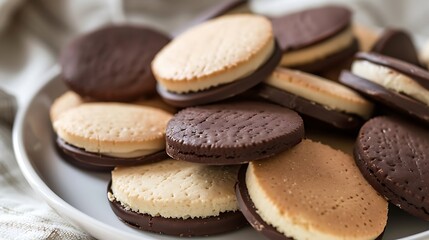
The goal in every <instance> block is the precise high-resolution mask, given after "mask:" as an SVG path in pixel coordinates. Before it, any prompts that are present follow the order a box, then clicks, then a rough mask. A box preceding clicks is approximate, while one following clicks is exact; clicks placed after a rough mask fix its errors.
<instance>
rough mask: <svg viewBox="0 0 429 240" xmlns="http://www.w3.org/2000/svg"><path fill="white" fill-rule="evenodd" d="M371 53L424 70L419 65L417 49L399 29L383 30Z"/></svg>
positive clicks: (406, 34) (409, 37) (422, 66)
mask: <svg viewBox="0 0 429 240" xmlns="http://www.w3.org/2000/svg"><path fill="white" fill-rule="evenodd" d="M371 52H375V53H379V54H382V55H385V56H389V57H392V58H396V59H399V60H402V61H404V62H408V63H411V64H414V65H416V66H418V67H421V68H424V69H426V67H425V66H424V65H422V64H421V63H420V60H419V56H418V53H417V49H416V46H415V45H414V43H413V40H412V39H411V36H410V35H409V34H408V33H407V32H405V31H402V30H399V29H387V30H385V31H384V32H383V33H382V35H381V37H380V38H379V39H378V40H377V42H376V43H375V44H374V46H373V47H372V49H371Z"/></svg>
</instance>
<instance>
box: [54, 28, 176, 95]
mask: <svg viewBox="0 0 429 240" xmlns="http://www.w3.org/2000/svg"><path fill="white" fill-rule="evenodd" d="M169 41H170V38H169V37H168V36H166V35H164V34H162V33H159V32H157V31H155V30H153V29H150V28H146V27H137V26H109V27H105V28H102V29H99V30H97V31H94V32H91V33H89V34H86V35H83V36H81V37H78V38H76V39H75V40H74V41H72V42H71V43H70V44H69V45H68V46H67V47H66V48H65V49H64V51H63V52H62V54H61V57H60V63H61V67H62V77H63V79H64V80H65V82H66V84H67V85H68V86H69V87H70V88H71V89H72V90H73V91H75V92H77V93H78V94H79V95H81V96H82V97H90V98H92V99H97V100H102V101H132V100H135V99H138V98H140V97H149V96H152V95H153V94H155V93H156V90H155V86H156V81H155V78H154V76H153V74H152V71H151V68H150V63H151V61H152V59H153V57H154V56H155V54H156V53H157V52H158V51H159V50H160V49H161V48H162V47H163V46H164V45H166V44H167V43H168V42H169Z"/></svg>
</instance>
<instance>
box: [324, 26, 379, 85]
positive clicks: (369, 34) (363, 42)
mask: <svg viewBox="0 0 429 240" xmlns="http://www.w3.org/2000/svg"><path fill="white" fill-rule="evenodd" d="M353 33H354V35H355V37H356V39H357V41H358V43H359V50H360V51H364V52H368V51H370V49H371V48H372V46H373V45H374V43H375V42H376V41H377V39H378V35H379V34H378V33H377V32H375V31H374V30H372V29H371V28H369V27H367V26H365V25H362V24H358V23H353ZM352 63H353V56H350V57H349V58H347V59H345V60H344V61H341V62H339V63H337V64H336V65H335V66H333V67H330V68H328V69H326V70H322V71H321V72H319V73H317V75H319V76H322V77H324V78H326V79H329V80H332V81H338V78H339V77H340V75H341V71H343V70H344V69H350V67H351V66H352Z"/></svg>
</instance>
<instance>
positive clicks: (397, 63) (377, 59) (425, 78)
mask: <svg viewBox="0 0 429 240" xmlns="http://www.w3.org/2000/svg"><path fill="white" fill-rule="evenodd" d="M355 58H356V59H358V60H366V61H368V62H371V63H375V64H377V65H381V66H385V67H388V68H391V69H393V70H396V71H398V72H400V73H402V74H405V75H407V76H408V77H410V78H412V79H413V80H415V81H416V82H417V83H419V84H420V85H421V86H422V87H424V88H426V89H429V72H428V71H425V70H424V69H422V68H419V67H417V66H415V65H413V64H410V63H407V62H404V61H401V60H398V59H395V58H391V57H388V56H384V55H381V54H378V53H367V52H359V53H357V54H356V56H355Z"/></svg>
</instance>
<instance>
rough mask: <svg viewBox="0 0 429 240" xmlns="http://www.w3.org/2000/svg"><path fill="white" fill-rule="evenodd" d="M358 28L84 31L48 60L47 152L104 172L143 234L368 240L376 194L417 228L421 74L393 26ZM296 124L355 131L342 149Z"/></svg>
mask: <svg viewBox="0 0 429 240" xmlns="http://www.w3.org/2000/svg"><path fill="white" fill-rule="evenodd" d="M223 12H224V11H223ZM356 29H359V30H358V31H356ZM362 29H364V28H362V26H359V27H356V26H354V25H353V23H352V13H351V11H350V10H348V9H346V8H344V7H340V6H325V7H320V8H314V9H307V10H304V11H300V12H295V13H292V14H289V15H286V16H282V17H279V18H273V19H269V18H267V17H264V16H259V15H254V14H250V13H249V14H228V15H225V16H220V17H216V18H213V19H210V20H208V21H206V22H203V23H200V24H198V25H196V26H194V27H191V28H189V29H187V30H186V31H185V32H183V33H182V34H180V35H178V36H177V37H175V38H174V39H172V40H170V37H168V36H166V35H165V34H162V33H160V32H158V31H156V30H153V29H150V28H148V27H137V26H112V27H106V28H103V29H100V30H97V31H95V32H92V33H89V34H86V35H84V36H81V37H79V38H77V39H75V40H74V41H73V42H71V43H70V44H69V45H68V46H67V48H65V50H64V51H63V53H62V56H61V65H62V78H63V79H64V82H65V83H66V85H67V86H68V87H69V88H70V91H69V92H66V93H65V94H64V95H62V96H60V97H59V98H58V99H57V100H56V101H55V102H54V103H53V105H52V107H51V120H52V124H53V129H54V131H55V133H56V137H55V141H54V142H55V145H56V147H57V149H58V153H59V154H60V155H61V156H62V158H63V159H64V160H66V161H67V162H69V163H70V164H72V165H74V166H76V167H78V168H81V169H83V170H89V172H88V174H91V171H105V172H111V182H110V183H109V185H108V191H107V198H106V201H109V203H110V206H111V208H112V211H113V212H114V213H115V214H116V215H117V216H118V218H119V219H120V220H121V221H123V222H124V223H125V224H127V225H129V226H131V227H134V228H138V229H141V230H143V231H150V232H155V233H160V234H167V235H174V236H186V237H189V236H208V235H214V234H220V233H225V232H230V231H234V230H237V229H240V228H242V227H245V226H247V225H251V226H252V227H253V228H255V230H256V231H258V232H260V233H262V234H263V235H265V236H266V237H268V238H269V239H297V240H299V239H377V238H381V236H382V234H383V231H384V228H385V226H386V223H387V213H388V201H389V202H391V203H392V204H394V205H396V206H398V207H400V208H402V209H403V210H404V211H407V212H408V213H410V214H412V215H415V216H417V217H420V218H422V219H425V220H429V198H426V197H425V193H426V192H427V188H428V186H429V166H428V163H429V151H428V149H429V129H428V123H429V72H427V71H426V70H425V69H424V67H423V64H422V63H421V62H420V61H419V59H418V58H417V56H418V54H417V52H416V48H415V47H414V45H413V42H412V41H411V38H410V37H409V36H408V34H407V33H406V32H404V31H400V30H388V31H386V32H384V33H383V34H382V35H381V36H377V35H376V34H375V33H371V34H374V35H375V36H376V37H373V36H372V35H371V37H367V36H366V35H365V33H366V31H370V30H368V29H365V30H362ZM362 33H364V34H363V35H362ZM374 39H375V40H374ZM359 45H365V47H366V49H368V48H369V49H370V51H367V52H359V53H357V52H358V51H359V49H360V48H359ZM398 45H400V46H404V47H402V48H401V49H399V48H398V47H397V46H398ZM368 46H370V47H368ZM361 49H362V48H361ZM341 71H342V72H341ZM340 73H341V74H340ZM328 77H329V78H330V80H328V79H327V78H328ZM177 110H178V112H177ZM309 127H310V128H311V127H312V128H319V129H322V131H323V132H324V134H325V135H326V136H327V137H330V136H331V135H332V132H333V131H336V132H338V131H339V132H341V133H343V134H345V135H348V136H350V137H353V138H355V139H356V144H355V148H354V155H353V156H351V155H348V154H347V153H344V152H342V151H340V150H338V149H336V146H328V145H325V144H323V143H320V142H317V141H314V140H311V139H310V138H308V137H307V136H306V134H305V129H307V128H309Z"/></svg>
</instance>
